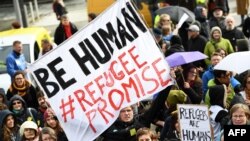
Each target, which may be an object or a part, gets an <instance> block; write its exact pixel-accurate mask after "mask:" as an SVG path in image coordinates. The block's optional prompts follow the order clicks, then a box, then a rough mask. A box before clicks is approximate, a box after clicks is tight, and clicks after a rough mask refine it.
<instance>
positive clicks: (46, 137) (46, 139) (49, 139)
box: [42, 134, 56, 141]
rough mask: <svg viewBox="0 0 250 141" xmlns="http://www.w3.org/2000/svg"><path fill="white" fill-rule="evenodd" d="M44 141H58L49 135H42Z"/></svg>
mask: <svg viewBox="0 0 250 141" xmlns="http://www.w3.org/2000/svg"><path fill="white" fill-rule="evenodd" d="M42 141H56V140H55V139H53V138H51V136H50V135H49V134H42Z"/></svg>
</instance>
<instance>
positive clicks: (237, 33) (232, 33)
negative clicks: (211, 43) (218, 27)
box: [222, 27, 245, 51]
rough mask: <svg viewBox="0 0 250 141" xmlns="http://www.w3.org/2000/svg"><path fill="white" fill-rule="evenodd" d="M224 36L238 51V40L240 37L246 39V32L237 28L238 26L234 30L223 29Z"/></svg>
mask: <svg viewBox="0 0 250 141" xmlns="http://www.w3.org/2000/svg"><path fill="white" fill-rule="evenodd" d="M222 37H223V38H225V39H228V40H229V41H230V43H231V45H232V46H233V49H234V51H236V46H237V43H236V41H237V40H238V39H245V36H244V33H243V32H242V31H241V30H239V29H237V28H236V27H235V28H234V29H233V30H226V29H223V30H222Z"/></svg>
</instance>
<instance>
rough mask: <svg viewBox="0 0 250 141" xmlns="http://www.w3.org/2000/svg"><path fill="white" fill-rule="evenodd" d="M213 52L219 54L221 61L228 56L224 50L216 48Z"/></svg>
mask: <svg viewBox="0 0 250 141" xmlns="http://www.w3.org/2000/svg"><path fill="white" fill-rule="evenodd" d="M215 52H217V53H219V54H220V56H221V57H222V59H223V58H225V57H226V56H227V55H228V54H227V51H226V50H225V49H224V48H217V49H216V50H215Z"/></svg>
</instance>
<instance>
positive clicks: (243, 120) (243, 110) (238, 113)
mask: <svg viewBox="0 0 250 141" xmlns="http://www.w3.org/2000/svg"><path fill="white" fill-rule="evenodd" d="M230 117H231V120H230V122H229V124H230V125H250V110H249V107H248V106H247V105H245V104H242V103H238V104H235V105H234V106H233V107H232V108H231V109H230Z"/></svg>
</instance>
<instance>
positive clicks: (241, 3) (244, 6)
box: [236, 0, 250, 15]
mask: <svg viewBox="0 0 250 141" xmlns="http://www.w3.org/2000/svg"><path fill="white" fill-rule="evenodd" d="M249 3H250V2H249V0H236V7H237V13H238V14H239V15H246V14H248V8H249Z"/></svg>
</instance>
